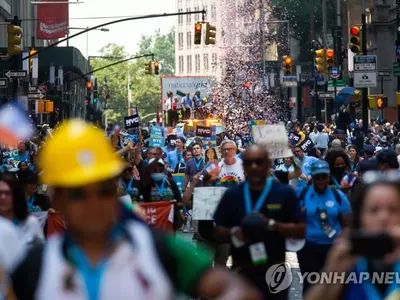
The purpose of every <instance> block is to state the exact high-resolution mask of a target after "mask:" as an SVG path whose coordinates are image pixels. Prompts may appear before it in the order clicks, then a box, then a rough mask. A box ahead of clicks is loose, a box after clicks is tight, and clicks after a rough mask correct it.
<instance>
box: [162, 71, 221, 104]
mask: <svg viewBox="0 0 400 300" xmlns="http://www.w3.org/2000/svg"><path fill="white" fill-rule="evenodd" d="M213 81H214V79H213V78H212V77H178V76H175V77H172V76H171V77H169V76H168V77H161V95H162V99H163V100H165V99H166V98H167V93H168V92H169V91H171V92H172V93H173V94H174V97H176V96H178V97H184V96H186V93H190V98H191V99H192V98H193V96H194V93H195V92H196V91H200V96H201V98H204V97H205V96H208V95H209V94H210V93H211V87H212V83H213ZM181 93H182V94H181Z"/></svg>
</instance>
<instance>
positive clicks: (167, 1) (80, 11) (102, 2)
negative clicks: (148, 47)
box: [61, 0, 177, 56]
mask: <svg viewBox="0 0 400 300" xmlns="http://www.w3.org/2000/svg"><path fill="white" fill-rule="evenodd" d="M81 1H84V3H83V4H71V5H70V6H69V17H70V23H69V25H70V27H87V26H89V27H93V26H96V25H99V24H102V23H106V22H109V21H112V20H113V19H86V20H74V19H73V18H86V17H103V16H106V17H109V16H126V17H127V16H138V15H147V14H158V13H169V12H176V7H175V1H174V0H147V1H139V0H81ZM176 18H177V17H166V18H157V19H147V20H138V21H129V22H123V23H119V24H114V25H111V26H108V27H107V28H108V29H109V30H110V31H109V32H101V31H92V32H90V33H89V35H88V40H89V55H98V50H99V49H101V48H102V47H103V46H105V45H107V44H108V43H116V44H118V45H123V46H125V49H126V51H127V52H128V53H133V52H135V51H136V49H137V43H138V41H139V40H140V37H141V35H142V34H144V35H148V34H152V33H153V32H154V31H155V30H157V29H159V28H160V29H161V32H167V31H168V30H169V29H170V28H171V27H172V26H174V25H175V21H176ZM78 31H79V30H71V34H73V33H76V32H78ZM61 46H63V44H61ZM70 46H73V47H76V48H78V49H79V50H80V51H81V52H82V54H83V55H85V56H86V34H83V35H82V36H78V37H76V38H73V39H71V40H70Z"/></svg>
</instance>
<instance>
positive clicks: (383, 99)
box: [376, 96, 388, 109]
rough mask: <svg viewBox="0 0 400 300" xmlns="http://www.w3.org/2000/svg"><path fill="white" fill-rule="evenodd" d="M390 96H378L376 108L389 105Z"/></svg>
mask: <svg viewBox="0 0 400 300" xmlns="http://www.w3.org/2000/svg"><path fill="white" fill-rule="evenodd" d="M387 104H388V98H387V97H384V96H379V97H376V108H377V109H384V108H385V107H387Z"/></svg>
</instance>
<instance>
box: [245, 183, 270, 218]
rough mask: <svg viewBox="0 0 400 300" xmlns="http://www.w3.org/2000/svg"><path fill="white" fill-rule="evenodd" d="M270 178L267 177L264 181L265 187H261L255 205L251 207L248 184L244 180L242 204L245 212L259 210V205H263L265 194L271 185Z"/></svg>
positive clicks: (266, 194)
mask: <svg viewBox="0 0 400 300" xmlns="http://www.w3.org/2000/svg"><path fill="white" fill-rule="evenodd" d="M272 181H273V180H272V179H271V178H269V179H267V181H266V182H265V187H264V189H263V191H262V192H261V195H260V197H259V198H258V200H257V202H256V205H255V206H254V207H253V208H252V207H251V203H252V202H251V194H250V185H249V183H248V182H247V181H246V182H245V184H244V204H245V206H246V214H250V213H252V212H253V211H259V210H260V209H261V207H262V206H263V204H264V202H265V200H266V199H267V196H268V194H269V192H270V190H271V186H272Z"/></svg>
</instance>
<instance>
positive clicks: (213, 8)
mask: <svg viewBox="0 0 400 300" xmlns="http://www.w3.org/2000/svg"><path fill="white" fill-rule="evenodd" d="M216 19H217V7H216V6H215V5H211V20H213V21H215V20H216Z"/></svg>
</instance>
